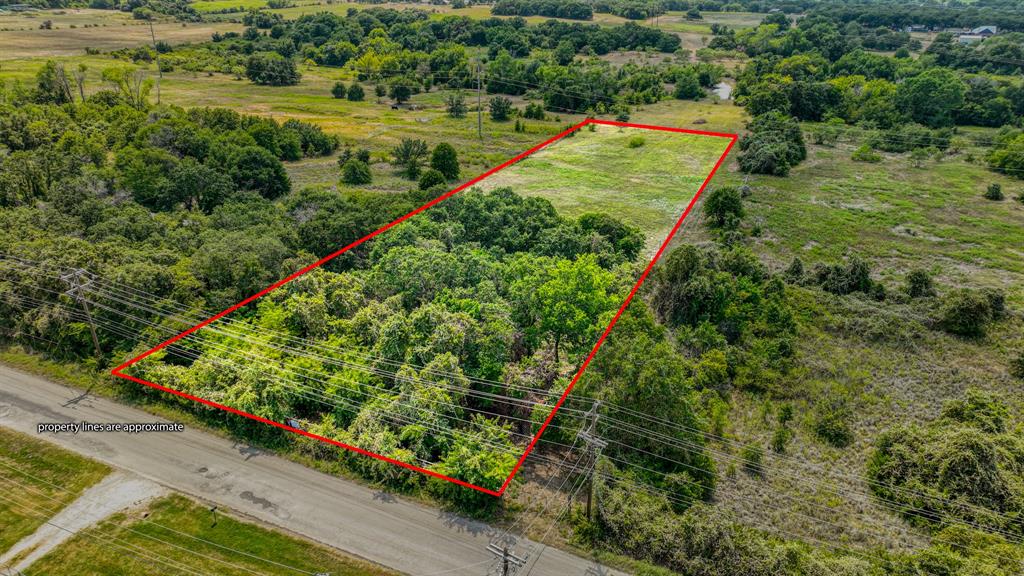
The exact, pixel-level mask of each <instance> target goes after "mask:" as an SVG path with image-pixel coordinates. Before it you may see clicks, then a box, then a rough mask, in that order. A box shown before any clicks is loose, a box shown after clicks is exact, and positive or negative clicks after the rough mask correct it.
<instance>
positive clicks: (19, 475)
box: [0, 427, 110, 552]
mask: <svg viewBox="0 0 1024 576" xmlns="http://www.w3.org/2000/svg"><path fill="white" fill-rule="evenodd" d="M109 472H110V469H109V468H107V467H106V466H104V465H103V464H100V463H99V462H94V461H92V460H88V459H86V458H82V457H80V456H77V455H76V454H73V453H71V452H68V451H66V450H63V449H61V448H57V447H56V446H54V445H52V444H50V443H49V442H43V441H41V440H36V439H35V438H32V437H30V436H26V435H24V434H21V433H18V432H15V431H13V430H9V429H7V428H2V427H0V552H4V551H6V550H7V549H8V548H10V547H11V546H12V545H14V543H16V542H17V541H19V540H21V539H22V538H24V537H25V536H27V535H29V534H31V533H33V532H35V530H36V528H38V527H39V526H41V525H42V524H43V523H44V521H45V520H46V518H44V517H41V516H40V515H39V513H38V511H37V509H38V507H42V508H46V509H48V510H53V511H56V510H59V509H60V508H62V507H64V506H66V505H67V504H69V503H71V502H73V501H74V500H75V498H77V497H78V496H79V495H80V494H81V493H82V492H83V491H85V490H86V489H87V488H88V487H90V486H92V485H93V484H95V483H96V482H99V481H100V480H101V479H102V478H103V477H104V476H106V475H107V474H108V473H109ZM32 507H37V508H32Z"/></svg>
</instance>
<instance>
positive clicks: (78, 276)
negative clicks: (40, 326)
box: [60, 268, 103, 360]
mask: <svg viewBox="0 0 1024 576" xmlns="http://www.w3.org/2000/svg"><path fill="white" fill-rule="evenodd" d="M88 276H89V273H88V272H86V271H85V270H83V269H81V268H75V269H74V270H71V271H69V272H66V273H64V274H61V276H60V279H61V280H62V281H63V282H65V283H66V284H67V285H68V286H70V287H71V288H70V289H69V290H68V291H67V292H65V293H64V294H66V295H68V296H71V297H72V298H74V299H75V300H78V302H79V304H81V305H82V310H83V311H84V312H85V319H86V320H88V321H89V333H90V334H91V335H92V347H93V349H94V350H95V351H96V359H97V360H102V359H103V352H102V351H101V350H100V339H99V337H97V336H96V322H95V321H94V320H93V319H92V311H91V310H89V301H88V300H86V299H85V297H84V296H82V290H84V289H85V288H86V287H88V286H89V283H90V282H92V280H90V279H89V278H88ZM83 278H85V280H86V281H85V282H84V283H83V282H82V279H83Z"/></svg>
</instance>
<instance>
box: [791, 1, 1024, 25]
mask: <svg viewBox="0 0 1024 576" xmlns="http://www.w3.org/2000/svg"><path fill="white" fill-rule="evenodd" d="M807 14H808V16H824V17H828V18H833V19H835V20H837V21H838V22H841V23H843V24H845V23H847V22H857V23H859V24H861V25H864V26H869V27H877V26H885V27H888V28H900V29H902V28H905V27H907V26H926V27H928V28H931V29H936V30H942V29H945V28H975V27H978V26H988V25H991V26H998V27H999V28H1003V29H1006V30H1018V31H1024V14H1022V13H1021V10H1020V3H1019V2H1017V1H1016V0H979V1H977V2H971V3H970V4H967V3H960V2H957V3H953V2H947V3H941V2H935V3H907V2H901V1H899V0H881V1H879V0H853V1H847V0H822V1H820V2H815V3H814V6H813V7H810V9H809V10H808V11H807Z"/></svg>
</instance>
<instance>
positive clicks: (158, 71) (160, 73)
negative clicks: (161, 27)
mask: <svg viewBox="0 0 1024 576" xmlns="http://www.w3.org/2000/svg"><path fill="white" fill-rule="evenodd" d="M149 37H150V38H152V39H153V51H154V52H156V74H157V76H156V103H157V104H160V81H161V80H163V79H164V71H163V69H162V68H160V51H159V50H157V48H156V32H154V31H153V19H152V18H150V19H149Z"/></svg>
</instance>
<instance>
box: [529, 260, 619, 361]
mask: <svg viewBox="0 0 1024 576" xmlns="http://www.w3.org/2000/svg"><path fill="white" fill-rule="evenodd" d="M548 273H549V278H548V279H547V281H545V282H544V283H543V284H541V285H540V286H538V287H537V291H536V305H537V313H538V316H539V318H540V323H539V326H538V328H539V329H540V331H541V332H542V333H543V334H546V335H547V336H548V337H550V338H551V340H552V343H553V344H554V351H555V362H558V361H559V353H560V350H561V348H562V346H563V344H565V343H569V344H573V345H577V344H580V343H581V342H582V341H583V340H584V339H585V338H586V336H587V335H588V334H589V333H590V331H591V329H592V327H593V325H594V324H595V323H596V322H597V320H598V318H599V317H600V316H601V314H603V313H605V312H607V311H608V310H609V309H611V308H612V306H613V305H614V302H613V300H612V297H611V289H612V283H613V276H612V274H611V273H610V272H608V271H607V270H605V269H603V268H601V267H600V266H598V264H597V258H596V257H595V256H594V255H592V254H587V255H584V256H581V257H580V258H578V259H577V260H575V261H570V260H561V261H559V262H557V263H556V264H555V266H554V268H553V269H551V270H549V271H548Z"/></svg>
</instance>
